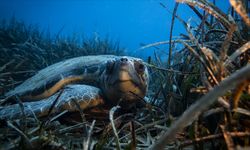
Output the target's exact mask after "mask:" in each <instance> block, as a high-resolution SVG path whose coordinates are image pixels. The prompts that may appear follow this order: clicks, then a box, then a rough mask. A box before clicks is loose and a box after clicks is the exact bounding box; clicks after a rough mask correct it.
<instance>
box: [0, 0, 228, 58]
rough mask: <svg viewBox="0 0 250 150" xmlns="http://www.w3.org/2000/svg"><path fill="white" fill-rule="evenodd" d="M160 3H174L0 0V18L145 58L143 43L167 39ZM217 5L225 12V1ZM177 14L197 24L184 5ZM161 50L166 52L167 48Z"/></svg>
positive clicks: (179, 28) (178, 29) (168, 1)
mask: <svg viewBox="0 0 250 150" xmlns="http://www.w3.org/2000/svg"><path fill="white" fill-rule="evenodd" d="M160 2H161V3H163V4H164V5H165V6H166V7H167V8H168V9H169V10H170V11H173V8H174V0H0V18H1V19H2V18H5V19H8V18H11V17H13V16H15V17H16V18H17V19H21V20H23V21H24V22H26V23H27V24H37V25H38V26H39V27H40V28H41V29H42V30H49V31H50V32H51V33H52V34H57V33H58V32H59V31H60V30H61V29H63V30H62V33H61V35H72V34H76V35H79V36H82V35H84V37H91V36H98V37H100V38H104V37H106V36H108V37H109V38H111V39H113V40H119V41H120V45H121V47H124V48H126V49H127V51H128V52H129V53H130V54H131V55H139V56H141V57H147V56H150V55H153V48H151V49H145V50H138V49H139V48H140V46H141V45H142V44H150V43H154V42H158V41H165V40H168V39H169V32H170V25H171V17H172V15H171V14H170V13H169V12H168V11H166V9H165V8H163V7H162V6H161V5H160ZM216 3H217V4H218V6H219V7H221V8H222V9H223V10H224V11H227V8H228V6H229V2H228V1H227V0H217V1H216ZM177 14H178V15H179V16H180V17H181V18H183V19H184V20H186V21H187V20H188V18H191V17H192V18H193V19H194V21H195V20H196V21H199V19H197V18H196V15H194V13H193V12H192V11H191V9H190V8H188V7H187V6H186V5H184V4H181V5H180V6H179V9H178V13H177ZM180 33H185V29H184V27H183V25H182V24H181V23H180V22H179V21H178V20H177V21H176V22H175V27H174V32H173V35H175V36H178V35H179V34H180ZM162 51H166V52H167V46H163V47H162ZM159 53H161V52H159Z"/></svg>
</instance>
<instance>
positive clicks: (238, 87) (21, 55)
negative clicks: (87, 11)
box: [0, 0, 250, 149]
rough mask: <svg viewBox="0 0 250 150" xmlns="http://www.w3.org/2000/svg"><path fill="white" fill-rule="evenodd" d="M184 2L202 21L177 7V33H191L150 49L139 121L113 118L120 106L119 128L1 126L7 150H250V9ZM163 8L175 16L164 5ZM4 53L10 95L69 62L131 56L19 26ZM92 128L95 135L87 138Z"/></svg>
mask: <svg viewBox="0 0 250 150" xmlns="http://www.w3.org/2000/svg"><path fill="white" fill-rule="evenodd" d="M179 1H181V2H184V4H185V5H188V6H189V7H190V11H194V12H195V13H196V15H197V16H198V18H199V19H200V20H198V21H197V20H196V21H194V20H189V21H187V20H182V19H181V16H177V13H176V12H178V5H183V4H179V3H176V5H175V9H174V11H173V12H172V15H173V19H172V27H171V28H172V30H175V27H174V22H176V21H180V22H181V23H183V25H184V26H185V27H186V29H187V32H186V33H183V34H182V35H181V36H180V37H178V38H174V35H172V33H171V34H170V35H169V36H170V41H162V42H159V43H153V44H149V45H146V46H144V47H142V49H146V48H147V47H156V50H155V55H154V56H152V57H151V58H150V59H149V61H148V66H149V67H150V70H151V87H150V89H149V92H148V99H147V101H148V103H149V105H147V107H146V108H143V109H142V110H140V111H138V112H137V113H136V115H135V117H133V114H131V113H125V114H121V115H118V116H115V118H113V113H115V112H116V111H118V110H119V109H118V110H117V107H115V108H113V109H112V110H110V114H111V115H110V120H111V121H109V120H108V121H106V122H105V123H103V122H102V121H96V122H95V121H93V122H92V120H90V121H89V122H88V123H85V121H81V122H73V123H70V124H62V123H60V122H58V121H57V117H58V116H49V117H48V118H42V119H41V120H36V119H35V121H34V119H33V120H32V119H30V118H25V116H24V118H21V119H20V120H18V121H17V120H16V121H13V120H10V121H8V122H3V123H2V122H1V125H2V126H4V128H2V127H1V128H0V130H1V132H0V140H1V145H4V147H5V148H6V149H8V148H13V147H15V146H19V147H20V148H23V149H27V148H32V147H33V148H35V149H37V148H41V149H49V148H50V149H82V148H83V141H84V142H85V148H86V149H88V148H87V147H86V145H88V146H89V148H90V149H91V148H92V146H93V145H95V148H96V149H104V148H106V149H111V148H116V149H135V147H137V148H142V149H146V148H149V147H150V146H151V148H154V149H160V148H162V147H164V146H166V147H167V148H169V149H171V148H172V149H177V148H180V149H184V148H192V149H235V148H240V147H246V148H249V146H250V145H249V143H250V138H249V137H250V132H249V131H250V128H249V125H250V111H249V110H250V87H249V80H250V79H249V77H250V67H249V63H250V50H249V49H250V41H249V40H250V39H249V37H250V36H249V27H250V23H249V21H250V20H249V18H248V17H247V16H246V15H244V14H246V12H244V10H249V8H248V6H247V5H244V4H247V3H243V4H241V3H236V4H234V2H235V1H234V0H231V2H232V7H231V8H230V11H229V14H224V13H223V12H221V11H220V9H219V8H217V7H216V6H215V5H214V4H212V3H208V2H206V1H204V0H197V1H193V0H179ZM245 2H246V1H245ZM161 6H163V9H167V8H166V7H165V6H164V4H161ZM236 6H238V7H236ZM240 7H242V8H243V9H239V8H240ZM200 8H201V9H200ZM245 8H248V9H245ZM159 9H160V8H159ZM229 16H230V17H229ZM241 18H243V19H241ZM161 44H169V49H168V50H165V49H164V51H168V53H169V54H170V55H169V56H168V60H161V58H160V57H159V56H158V51H160V50H161V48H160V47H158V46H160V45H161ZM0 48H1V49H0V51H1V53H0V58H1V59H0V61H1V62H0V64H1V65H0V66H1V68H0V80H1V82H0V83H1V85H0V88H1V89H2V93H4V92H5V91H6V90H9V89H11V88H13V87H14V86H15V85H16V84H18V83H20V82H22V81H23V80H25V79H26V78H28V77H29V76H31V75H32V74H34V73H35V72H36V71H37V70H39V69H41V68H43V67H45V66H47V65H50V64H53V63H54V62H57V61H60V60H62V59H65V58H70V57H75V56H79V55H90V54H104V53H112V54H118V55H121V53H122V52H123V50H120V48H119V45H117V44H115V45H112V43H110V42H109V41H108V40H104V41H103V40H99V39H97V40H96V39H95V38H93V39H90V40H87V41H84V42H83V44H78V40H77V38H69V39H67V40H65V39H62V38H59V37H58V36H57V37H56V38H55V39H52V38H51V37H50V36H49V35H48V36H45V35H44V34H42V33H41V32H40V31H39V30H38V29H37V28H34V27H32V26H31V27H27V26H25V25H24V24H22V23H20V22H17V21H16V20H12V21H10V22H9V23H8V24H4V23H2V26H1V30H0ZM110 50H111V51H110ZM247 64H248V66H247ZM201 97H202V98H201ZM21 107H22V104H21V103H20V109H21ZM184 111H185V113H183V112H184ZM80 113H81V114H82V112H80ZM60 115H61V114H59V116H60ZM83 118H84V117H83ZM132 118H133V119H132ZM110 122H113V124H112V123H110ZM86 129H87V131H88V133H86V132H83V131H86ZM165 132H166V134H163V133H165ZM2 143H3V144H2ZM40 145H42V146H40Z"/></svg>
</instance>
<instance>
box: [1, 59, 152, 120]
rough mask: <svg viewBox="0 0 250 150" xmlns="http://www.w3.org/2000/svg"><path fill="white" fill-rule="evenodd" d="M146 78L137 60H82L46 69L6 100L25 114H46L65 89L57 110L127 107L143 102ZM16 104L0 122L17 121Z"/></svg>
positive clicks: (3, 113)
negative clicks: (17, 100) (17, 101)
mask: <svg viewBox="0 0 250 150" xmlns="http://www.w3.org/2000/svg"><path fill="white" fill-rule="evenodd" d="M148 82H149V75H148V70H147V67H146V66H145V64H144V62H143V61H142V60H141V59H139V58H134V57H128V56H114V55H97V56H82V57H76V58H71V59H68V60H65V61H61V62H59V63H56V64H53V65H51V66H48V67H46V68H44V69H42V70H41V71H39V72H38V73H37V74H36V75H34V76H33V77H31V78H29V79H27V80H26V81H24V82H23V83H22V84H20V85H19V86H17V87H16V88H15V89H14V90H12V91H10V92H8V93H6V94H5V96H6V97H8V98H11V97H15V96H17V97H19V98H20V99H21V100H22V101H23V102H24V103H23V104H24V112H25V114H28V115H31V114H32V113H31V112H34V113H35V114H36V115H38V116H44V115H45V114H47V113H46V112H48V110H49V108H50V106H51V105H52V102H53V100H54V99H55V98H56V96H58V94H59V92H58V91H59V90H60V89H64V91H63V93H62V95H61V96H60V97H59V100H58V102H57V104H56V107H55V109H56V110H59V111H61V110H68V111H76V108H75V106H74V107H72V106H73V105H72V104H73V101H74V102H75V101H77V102H78V103H79V106H80V107H81V109H87V108H91V107H95V106H98V105H116V104H118V103H119V104H120V105H121V106H122V107H128V108H129V106H130V105H132V104H134V103H136V102H137V101H138V99H140V98H143V97H144V96H145V94H146V92H147V88H148ZM31 110H32V111H31ZM20 112H21V111H20V108H19V106H18V104H14V105H10V106H7V107H3V108H1V109H0V118H17V117H18V116H19V115H20Z"/></svg>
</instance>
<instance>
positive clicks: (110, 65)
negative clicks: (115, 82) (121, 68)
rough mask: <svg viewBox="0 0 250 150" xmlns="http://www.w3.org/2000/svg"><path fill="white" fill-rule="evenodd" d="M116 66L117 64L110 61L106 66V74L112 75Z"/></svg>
mask: <svg viewBox="0 0 250 150" xmlns="http://www.w3.org/2000/svg"><path fill="white" fill-rule="evenodd" d="M114 66H115V62H114V61H112V60H110V61H108V62H107V65H106V73H107V74H111V73H112V72H113V70H114Z"/></svg>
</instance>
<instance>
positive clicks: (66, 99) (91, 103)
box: [0, 84, 104, 119]
mask: <svg viewBox="0 0 250 150" xmlns="http://www.w3.org/2000/svg"><path fill="white" fill-rule="evenodd" d="M59 94H60V92H57V93H56V94H54V95H53V96H51V97H49V98H46V99H43V100H40V101H36V102H24V103H23V106H24V109H23V110H24V113H25V115H26V116H27V117H32V116H33V115H34V114H35V115H36V116H37V117H43V116H46V115H48V113H49V109H50V108H51V106H52V104H53V102H54V101H55V100H56V99H57V97H58V96H59ZM75 102H76V103H78V105H79V106H80V109H82V110H85V109H88V108H93V107H96V106H100V105H103V104H104V100H103V98H102V95H101V90H100V89H98V88H96V87H93V86H88V85H78V84H76V85H68V86H66V87H65V88H64V91H63V92H62V94H61V95H60V97H59V99H58V100H57V102H56V104H55V105H54V107H53V109H52V111H51V113H60V112H62V111H64V110H68V111H69V112H74V111H78V109H79V108H78V106H77V105H76V104H75ZM22 116H23V113H22V111H21V107H20V106H19V104H14V105H9V106H6V107H3V108H1V109H0V119H17V118H20V117H22Z"/></svg>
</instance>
